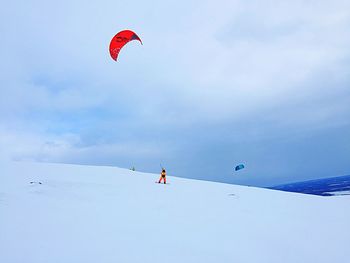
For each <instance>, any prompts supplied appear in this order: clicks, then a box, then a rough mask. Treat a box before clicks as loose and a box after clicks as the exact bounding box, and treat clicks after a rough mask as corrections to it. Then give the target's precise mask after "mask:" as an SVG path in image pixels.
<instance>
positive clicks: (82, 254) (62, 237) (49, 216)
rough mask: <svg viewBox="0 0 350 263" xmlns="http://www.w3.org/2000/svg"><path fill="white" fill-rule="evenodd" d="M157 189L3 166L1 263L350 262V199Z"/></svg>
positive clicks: (148, 182) (180, 184)
mask: <svg viewBox="0 0 350 263" xmlns="http://www.w3.org/2000/svg"><path fill="white" fill-rule="evenodd" d="M157 179H158V175H155V174H146V173H139V172H133V171H129V170H125V169H120V168H113V167H93V166H78V165H62V164H43V163H19V162H14V163H2V164H1V170H0V262H1V263H14V262H16V263H41V262H42V263H44V262H45V263H66V262H71V263H77V262H84V263H88V262H94V263H104V262H106V263H107V262H108V263H109V262H110V263H112V262H113V263H115V262H121V263H126V262H140V263H145V262H152V263H157V262H177V263H178V262H201V263H202V262H238V263H244V262H259V263H263V262H266V263H273V262H276V263H277V262H278V263H280V262H285V263H288V262H290V263H297V262H318V263H320V262H349V261H350V250H349V244H350V240H349V236H350V228H349V219H350V209H349V207H350V196H339V197H338V196H336V197H320V196H311V195H304V194H296V193H287V192H280V191H274V190H268V189H259V188H253V187H245V186H236V185H229V184H221V183H213V182H205V181H196V180H189V179H183V178H176V177H169V178H168V180H169V182H170V184H169V185H159V184H155V183H154V182H155V181H156V180H157ZM31 181H35V182H39V181H40V182H42V184H38V183H33V184H30V182H31Z"/></svg>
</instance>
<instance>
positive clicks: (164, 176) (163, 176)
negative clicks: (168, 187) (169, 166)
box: [158, 168, 166, 184]
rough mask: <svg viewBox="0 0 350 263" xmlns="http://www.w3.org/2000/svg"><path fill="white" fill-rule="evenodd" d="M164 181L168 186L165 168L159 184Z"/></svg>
mask: <svg viewBox="0 0 350 263" xmlns="http://www.w3.org/2000/svg"><path fill="white" fill-rule="evenodd" d="M162 180H163V181H164V184H166V171H165V169H164V168H163V170H162V172H161V173H160V178H159V181H158V184H160V183H161V182H162Z"/></svg>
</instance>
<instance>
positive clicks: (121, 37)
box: [109, 30, 142, 61]
mask: <svg viewBox="0 0 350 263" xmlns="http://www.w3.org/2000/svg"><path fill="white" fill-rule="evenodd" d="M132 40H138V41H140V42H141V44H142V41H141V39H140V38H139V37H138V35H136V34H135V33H134V32H133V31H131V30H123V31H120V32H119V33H118V34H116V35H115V36H114V37H113V38H112V40H111V43H110V44H109V53H110V54H111V57H112V58H113V59H114V60H115V61H117V58H118V55H119V52H120V50H121V49H122V48H123V47H124V46H125V44H127V43H128V42H130V41H132Z"/></svg>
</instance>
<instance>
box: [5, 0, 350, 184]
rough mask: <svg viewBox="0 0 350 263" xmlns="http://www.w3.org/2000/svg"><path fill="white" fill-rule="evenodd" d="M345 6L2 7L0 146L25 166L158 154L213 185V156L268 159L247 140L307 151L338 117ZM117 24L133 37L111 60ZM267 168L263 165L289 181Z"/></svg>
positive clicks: (344, 82)
mask: <svg viewBox="0 0 350 263" xmlns="http://www.w3.org/2000/svg"><path fill="white" fill-rule="evenodd" d="M349 7H350V6H349V3H348V2H347V1H340V0H339V1H334V2H332V5H331V6H330V5H329V2H328V1H311V2H310V1H309V2H305V1H284V2H281V3H276V2H275V1H267V2H266V1H265V2H261V1H249V2H246V1H239V0H236V1H226V0H221V1H219V2H217V1H204V2H203V1H201V2H199V1H190V2H183V1H167V2H163V1H154V2H152V4H149V3H143V2H141V1H128V2H127V3H123V2H115V1H102V2H98V3H85V2H82V1H80V0H77V1H61V2H60V3H49V2H45V1H40V0H37V1H31V2H28V3H27V2H26V3H22V2H21V3H20V2H18V1H12V2H9V3H6V4H4V6H3V8H2V10H1V11H0V15H1V16H0V17H1V18H0V30H1V33H2V36H4V37H3V39H2V42H1V44H0V45H1V46H0V47H1V48H0V55H1V57H2V60H1V61H0V70H1V71H2V72H3V73H5V74H1V76H0V82H1V83H0V84H1V96H0V131H2V134H3V139H2V141H1V144H0V145H1V146H2V148H3V149H6V151H7V152H11V155H12V156H14V157H15V158H32V159H37V160H49V161H65V162H77V163H92V164H94V163H95V164H116V163H115V160H121V161H120V164H121V165H127V163H128V162H129V160H135V162H138V163H140V165H141V167H143V168H144V169H155V168H154V166H152V165H150V164H149V163H150V162H152V163H158V162H159V160H161V159H162V160H164V161H166V162H167V163H169V164H170V165H171V166H172V167H174V171H175V172H177V173H179V174H184V175H185V174H187V172H188V171H191V174H194V173H195V172H194V171H193V170H195V169H194V168H192V167H193V166H196V167H197V166H200V165H203V166H204V167H207V168H203V169H202V170H201V173H200V174H201V175H202V176H203V177H206V178H210V179H213V180H215V179H217V177H216V175H213V174H214V173H215V172H214V171H215V169H216V170H218V169H220V167H221V166H222V162H221V160H223V159H224V160H225V161H226V162H231V159H232V162H234V160H238V159H239V160H244V159H245V160H246V161H248V162H250V163H251V164H255V167H256V170H254V172H255V171H256V172H258V165H257V164H260V165H262V163H264V162H270V161H271V158H267V157H266V158H265V159H264V158H262V157H261V156H259V155H258V154H254V153H253V152H254V151H255V150H256V151H257V152H259V150H258V149H257V148H263V149H266V150H264V151H262V152H263V153H264V155H266V154H268V153H269V149H270V150H271V152H270V153H271V156H276V158H278V156H281V154H278V153H281V152H283V151H282V150H281V149H280V148H279V147H278V145H279V144H281V145H284V147H285V148H286V150H285V151H286V152H288V149H294V147H293V144H288V143H286V144H284V143H283V142H284V141H285V140H288V138H290V137H293V138H298V139H296V141H295V142H294V144H299V143H300V144H302V145H307V142H306V141H305V138H309V136H312V135H314V136H315V138H316V137H322V136H321V134H324V133H327V134H329V136H332V135H333V134H336V131H337V130H338V129H345V128H346V127H348V126H349V125H350V123H349V119H348V118H347V116H348V115H349V114H350V107H349V105H350V103H349V102H350V101H349V100H350V92H349V89H348V87H349V84H350V78H349V74H348V72H349V71H350V51H349V48H348V47H349V46H350V35H349V34H348V33H347V32H348V28H349V26H350V11H349V10H350V8H349ZM124 28H130V29H134V30H135V31H136V32H137V33H138V35H139V36H140V37H141V38H142V40H143V43H144V45H143V46H141V45H139V43H136V42H131V43H129V44H128V45H127V46H126V47H125V49H123V50H122V52H121V54H120V61H119V62H118V63H115V62H114V61H113V60H111V59H110V58H109V54H108V44H109V41H110V39H111V38H112V37H113V35H114V34H115V33H117V31H118V30H121V29H124ZM344 137H346V135H344V134H342V137H341V138H339V144H340V143H343V139H344ZM322 138H323V137H322ZM323 143H325V142H323ZM334 144H336V145H338V143H334ZM196 149H201V150H196ZM232 149H234V150H232ZM274 149H278V150H276V151H275V152H274ZM276 152H278V153H276ZM95 153H98V155H96V154H95ZM123 153H124V154H123ZM310 153H312V149H308V151H307V152H306V153H305V156H306V155H309V154H310ZM215 154H217V156H216V157H215V156H213V155H215ZM225 154H226V155H227V156H225ZM96 156H98V157H96ZM218 156H220V158H219V157H218ZM243 156H245V158H243ZM292 157H293V158H294V159H297V157H296V155H293V156H292ZM326 157H327V156H323V157H322V158H321V157H320V160H323V159H324V158H326ZM116 162H117V161H116ZM211 162H212V163H211ZM209 163H210V164H209ZM279 163H280V167H278V168H276V167H274V169H275V170H274V171H272V170H271V173H275V174H276V173H277V172H276V171H278V172H279V173H281V174H283V172H285V173H286V174H288V176H290V173H288V172H286V169H288V168H287V167H286V162H284V161H282V158H281V162H279ZM334 163H336V161H335V160H334ZM230 165H231V164H230ZM338 165H341V166H342V167H345V166H346V164H345V162H342V163H339V164H338ZM253 166H254V165H253ZM211 167H212V168H211ZM271 169H272V168H271ZM349 169H350V168H349ZM315 171H317V169H316V168H315ZM227 173H228V172H227ZM227 173H225V174H226V175H227ZM201 175H199V176H201ZM196 176H197V175H196ZM315 176H316V175H315ZM220 178H221V177H220ZM220 180H221V179H220ZM222 180H224V179H222ZM252 180H253V179H252ZM261 180H262V179H261Z"/></svg>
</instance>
